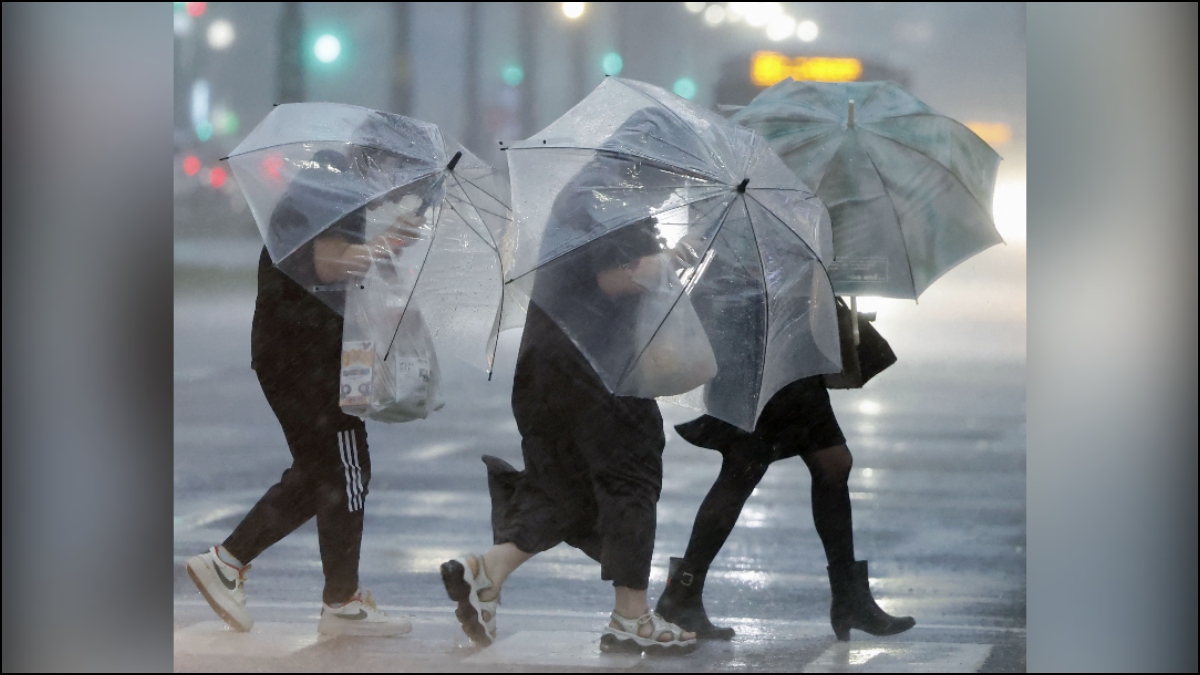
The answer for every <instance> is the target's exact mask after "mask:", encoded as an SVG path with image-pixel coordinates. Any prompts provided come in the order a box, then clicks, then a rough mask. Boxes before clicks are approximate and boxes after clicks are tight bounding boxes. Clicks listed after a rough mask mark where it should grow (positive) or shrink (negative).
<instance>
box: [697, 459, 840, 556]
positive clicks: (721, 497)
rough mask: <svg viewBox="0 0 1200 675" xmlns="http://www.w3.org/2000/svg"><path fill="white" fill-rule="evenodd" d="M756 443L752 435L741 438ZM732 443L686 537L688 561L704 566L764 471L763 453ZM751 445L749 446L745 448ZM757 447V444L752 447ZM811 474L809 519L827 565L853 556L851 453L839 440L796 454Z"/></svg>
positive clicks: (722, 544)
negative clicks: (836, 443)
mask: <svg viewBox="0 0 1200 675" xmlns="http://www.w3.org/2000/svg"><path fill="white" fill-rule="evenodd" d="M741 442H742V443H756V442H757V441H741ZM742 450H743V451H742V452H739V448H737V447H733V448H730V449H729V450H727V451H726V452H725V453H724V456H725V459H724V461H723V462H722V463H721V473H720V475H718V476H717V481H716V482H715V483H713V486H712V488H711V489H710V490H709V491H708V496H706V497H705V498H704V502H703V503H702V504H701V505H700V511H699V512H698V513H697V514H696V522H695V524H694V525H693V526H692V537H691V539H690V540H689V541H688V547H687V553H686V554H685V556H686V558H687V560H688V562H689V563H691V564H693V565H695V566H696V567H698V568H699V569H708V567H709V565H711V564H712V561H713V560H714V559H715V558H716V557H717V553H719V552H720V550H721V547H722V546H724V545H725V540H726V539H727V538H728V537H729V533H730V532H732V531H733V526H734V524H736V523H737V519H738V516H739V515H740V514H741V512H742V507H743V506H745V504H746V500H747V499H748V498H749V497H750V494H751V493H752V492H754V488H755V487H757V486H758V483H759V481H761V480H762V478H763V476H764V475H766V473H767V467H769V466H771V462H770V461H763V460H761V459H755V457H756V456H757V457H762V456H764V455H765V454H766V453H763V452H756V451H754V450H750V449H749V448H743V449H742ZM747 450H750V451H747ZM755 450H757V449H755ZM801 457H802V458H803V459H804V463H805V464H806V465H808V470H809V472H810V473H811V474H812V508H813V522H814V523H815V524H816V526H817V535H818V536H820V537H821V544H822V545H824V547H825V558H826V559H827V560H828V561H829V565H830V566H831V567H837V566H840V565H843V564H849V563H852V562H854V532H853V530H852V523H851V518H850V487H849V484H848V480H849V478H850V467H851V466H852V465H853V457H851V455H850V450H849V449H848V448H847V447H846V446H844V445H838V446H834V447H830V448H824V449H822V450H817V451H815V452H809V453H806V454H804V455H801Z"/></svg>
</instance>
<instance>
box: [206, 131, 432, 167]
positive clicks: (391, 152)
mask: <svg viewBox="0 0 1200 675" xmlns="http://www.w3.org/2000/svg"><path fill="white" fill-rule="evenodd" d="M305 143H344V144H346V145H353V146H354V147H356V148H366V149H368V150H378V151H380V152H386V153H388V154H389V155H395V156H397V157H412V158H413V159H419V158H417V157H413V155H406V154H404V153H401V152H396V151H395V150H389V149H387V148H381V147H379V146H377V145H367V144H366V143H355V142H354V141H344V140H338V139H336V138H331V139H326V140H307V141H287V142H285V143H275V144H274V145H263V146H260V147H257V148H251V149H248V150H243V151H241V152H233V153H230V154H229V155H226V157H225V159H233V158H234V157H243V156H245V155H249V154H253V153H255V152H263V151H265V150H274V149H275V148H282V147H286V146H289V145H303V144H305ZM430 168H432V169H434V171H436V170H437V168H436V167H434V166H431V167H430ZM443 168H444V167H443ZM427 175H428V174H427Z"/></svg>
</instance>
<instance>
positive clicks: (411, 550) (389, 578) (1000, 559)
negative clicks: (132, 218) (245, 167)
mask: <svg viewBox="0 0 1200 675" xmlns="http://www.w3.org/2000/svg"><path fill="white" fill-rule="evenodd" d="M993 251H994V252H995V254H994V255H993V252H989V253H988V254H985V255H984V256H980V257H979V259H978V264H975V265H973V266H971V265H970V264H969V265H968V266H964V267H967V269H965V270H962V273H961V274H959V272H958V271H956V272H955V274H959V277H960V279H958V280H956V281H955V283H954V284H952V285H951V284H947V289H946V290H945V291H944V292H943V294H942V295H941V296H934V297H933V299H932V300H931V299H930V297H929V296H931V295H933V293H934V290H936V286H935V289H933V290H931V292H930V294H927V296H923V297H922V301H921V305H920V306H919V307H916V308H904V309H902V310H897V311H895V312H894V313H893V314H894V315H895V317H896V318H895V319H894V320H892V322H891V323H889V318H888V313H887V312H886V311H885V312H884V313H883V314H881V318H880V320H879V322H878V326H879V328H880V330H881V332H882V333H883V334H884V335H885V337H888V338H889V339H890V340H891V341H892V342H893V346H894V347H896V351H897V353H898V354H900V362H899V363H898V364H897V365H896V366H894V367H893V368H892V369H890V370H889V371H887V372H886V373H884V374H883V375H881V376H880V377H879V378H877V379H876V380H874V381H872V382H871V383H870V384H869V385H868V386H867V387H866V388H864V389H862V390H857V391H844V392H834V393H833V401H834V407H835V409H836V411H837V413H838V417H839V420H840V422H841V424H842V427H843V431H844V432H845V434H846V437H847V441H848V444H849V446H850V448H851V451H852V452H853V453H854V458H855V465H854V470H853V472H852V475H851V479H850V489H851V498H852V502H853V505H854V523H855V548H856V553H857V555H858V557H859V558H860V559H865V560H868V561H870V570H871V577H872V586H873V589H874V591H875V595H876V598H877V599H878V600H879V602H880V605H881V606H883V607H884V608H885V609H886V610H888V611H891V612H893V613H901V614H911V615H913V616H914V617H915V618H916V619H917V627H916V628H915V629H913V630H912V631H909V632H908V633H905V634H903V635H899V636H894V637H891V638H885V639H868V638H869V636H866V635H864V634H861V633H857V632H856V633H855V634H854V640H853V641H852V642H851V643H850V644H849V645H845V644H842V645H839V644H837V643H835V641H834V640H833V635H832V631H831V630H830V628H829V623H828V611H829V590H828V581H827V578H826V576H825V561H824V555H823V551H822V548H821V545H820V541H819V539H818V538H817V535H816V532H815V530H814V528H813V523H812V515H811V510H810V508H809V477H808V472H807V470H806V468H805V467H804V464H803V462H802V461H801V460H799V459H791V460H786V461H784V462H780V463H778V464H776V465H774V466H773V467H772V468H771V470H770V471H769V472H768V474H767V476H766V478H765V480H764V481H763V482H762V484H761V485H760V487H759V489H758V490H757V491H756V493H755V494H754V496H753V497H751V499H750V501H749V503H748V504H747V506H746V509H745V510H744V512H743V513H742V516H741V520H740V521H739V523H738V527H737V528H736V529H735V531H734V532H733V534H732V536H731V537H730V539H729V542H728V543H727V545H726V546H725V548H724V549H723V551H722V553H721V555H720V556H719V557H718V558H717V560H716V562H715V564H714V567H713V570H712V571H711V573H710V575H709V582H708V590H707V592H706V600H707V606H708V609H709V613H710V615H712V616H713V617H715V618H717V619H718V620H719V621H718V622H720V621H724V622H727V623H730V624H732V625H734V626H735V627H736V628H737V629H738V631H739V637H738V638H736V639H735V640H734V641H733V642H732V643H720V644H706V645H704V646H703V647H702V648H701V649H700V650H699V651H697V652H696V653H695V654H692V655H690V656H688V657H676V658H665V659H664V658H660V659H654V660H647V659H637V658H633V657H623V656H622V657H618V656H604V655H600V654H599V652H598V650H597V644H598V638H599V630H600V627H601V626H602V625H603V623H604V621H605V617H606V615H607V612H608V611H609V610H610V609H611V601H612V600H611V599H612V594H611V590H610V588H609V586H608V585H607V584H605V583H604V582H602V581H600V580H599V567H598V565H596V564H595V563H594V562H592V561H591V560H590V559H588V558H587V557H586V556H584V555H583V554H582V553H579V552H577V551H575V550H574V549H571V548H569V547H566V546H565V545H564V546H560V547H558V548H557V549H555V550H552V551H550V552H547V553H545V554H542V555H540V556H538V557H536V558H534V559H533V560H532V561H531V562H529V563H528V564H526V565H525V566H524V567H522V568H521V569H520V570H519V571H518V572H517V573H516V574H514V575H513V576H512V577H511V578H510V580H509V581H508V583H507V584H506V585H505V589H504V604H503V605H502V607H501V610H500V614H499V625H500V631H501V636H502V638H503V639H501V641H500V642H498V643H497V644H496V645H494V646H492V647H491V648H489V649H486V650H482V651H479V650H475V649H473V648H471V647H470V646H469V645H468V644H467V642H466V640H465V638H464V637H463V636H462V635H461V632H460V631H459V630H458V628H457V623H456V622H455V620H454V617H453V608H452V605H451V604H450V603H449V601H448V600H447V599H446V596H445V592H444V590H443V589H442V586H441V583H440V580H439V577H438V574H437V567H438V565H439V564H440V563H441V562H442V561H444V560H446V559H448V558H450V557H455V556H458V555H461V554H463V553H468V552H482V551H483V550H484V549H486V548H487V547H488V545H489V544H490V541H491V540H490V526H489V511H488V508H489V501H488V498H487V492H486V480H485V473H484V466H483V464H482V463H481V462H480V461H479V457H480V455H482V454H485V453H486V454H493V455H497V456H500V457H503V458H505V459H507V460H508V461H510V462H511V463H513V464H514V465H516V466H518V467H519V466H520V465H521V458H520V445H519V436H518V434H517V432H516V426H515V423H514V422H513V419H512V415H511V412H510V409H509V393H510V388H511V382H512V363H513V356H514V354H515V347H516V344H517V341H518V339H519V336H518V335H517V333H516V332H515V331H513V332H510V333H508V334H506V335H505V336H504V338H503V340H502V344H501V350H500V353H499V358H498V360H497V364H498V368H497V372H496V374H495V376H494V377H493V378H492V381H491V382H488V381H486V378H485V377H484V376H483V374H482V373H480V372H478V371H473V370H471V369H469V368H467V367H465V366H461V367H460V366H458V365H456V364H454V363H453V362H451V363H450V364H448V365H447V370H446V377H447V387H448V391H450V392H452V393H453V395H452V396H451V397H450V398H449V402H448V403H447V406H446V408H445V409H444V410H443V411H441V412H439V413H437V414H435V415H434V416H433V417H431V418H430V419H428V420H423V421H419V422H414V423H409V424H402V425H383V424H377V423H373V422H372V423H368V429H369V434H370V444H371V452H372V464H373V478H372V483H371V486H370V487H371V492H370V497H369V499H368V500H367V514H366V533H365V537H364V544H363V552H362V563H361V578H362V581H363V583H364V584H365V585H366V586H368V587H369V588H371V589H372V591H373V593H374V595H375V597H376V599H377V601H378V602H379V603H380V604H381V605H382V606H383V607H384V608H385V609H387V610H388V611H389V612H391V613H393V614H399V615H404V616H410V617H411V618H412V621H413V623H414V626H415V629H414V631H413V633H411V634H410V635H408V636H404V637H401V638H396V639H338V640H318V639H317V637H316V626H315V623H316V617H317V612H318V610H319V602H320V589H321V584H322V579H321V571H320V562H319V557H318V554H317V542H316V529H315V525H314V524H313V523H310V524H308V525H306V526H305V527H303V528H301V529H300V530H299V531H297V532H296V533H294V534H293V535H291V536H290V537H288V538H286V539H285V540H283V541H282V542H280V543H279V544H278V545H276V546H275V547H274V548H272V549H270V550H268V551H267V552H266V553H264V554H263V555H262V556H261V557H260V558H259V559H258V560H256V561H255V563H254V570H253V572H252V573H251V575H250V581H249V583H248V585H247V590H248V593H249V595H250V608H251V610H252V611H253V612H254V614H255V617H256V620H257V622H258V623H257V625H256V628H255V630H254V631H253V632H252V633H251V634H249V635H237V634H232V633H229V632H228V631H225V630H223V629H222V628H221V624H220V623H219V621H217V620H216V619H215V615H213V614H212V612H211V610H209V608H208V606H207V604H205V602H204V601H203V599H202V598H201V597H200V595H199V594H198V593H197V592H196V590H195V588H194V586H192V584H191V582H190V580H189V579H188V577H187V575H186V573H185V572H184V571H183V561H184V560H185V559H186V558H187V556H189V555H192V554H194V553H196V552H198V551H201V550H203V549H204V548H206V547H208V546H211V545H212V544H214V543H218V542H220V541H221V540H222V539H223V538H224V537H225V536H226V535H227V534H228V533H229V532H230V531H231V530H232V528H233V527H234V525H235V524H236V523H237V522H238V520H239V519H240V518H241V516H242V515H244V514H245V512H246V511H247V510H248V509H249V507H250V506H251V505H252V504H253V503H254V501H255V500H256V499H257V498H258V497H259V496H261V494H262V493H263V491H265V490H266V488H268V487H269V486H270V485H271V484H273V483H274V482H275V481H276V480H277V479H278V477H279V475H280V473H282V471H283V470H284V469H285V468H286V467H287V465H288V460H289V456H288V453H287V450H286V447H285V445H284V440H283V436H282V433H281V432H280V431H279V428H278V426H277V425H276V423H275V421H274V418H273V416H272V414H271V411H270V409H269V408H268V406H267V404H266V401H265V400H264V398H263V396H262V394H261V392H260V391H259V389H258V385H257V381H256V380H255V378H254V374H253V372H252V371H251V370H250V368H249V326H250V318H251V314H252V311H253V299H254V294H253V276H252V273H251V272H250V271H249V270H248V269H246V268H245V267H243V266H240V265H239V266H236V267H234V268H232V269H226V270H225V271H223V272H220V273H216V272H214V271H212V270H207V269H202V268H200V267H193V266H177V275H176V294H175V298H176V302H175V446H174V458H175V472H174V489H175V551H174V552H175V557H174V561H173V564H174V565H175V570H176V574H175V656H176V661H175V665H176V669H177V670H181V671H229V670H243V669H248V670H261V671H302V670H339V671H341V670H370V671H375V670H390V671H397V670H399V671H407V670H438V671H452V670H461V671H495V670H504V671H516V670H561V669H566V670H591V669H601V670H627V669H638V670H722V671H724V670H788V671H798V670H808V671H812V672H821V671H824V672H830V671H837V672H844V671H891V672H896V671H924V672H934V671H964V670H967V671H969V670H982V671H990V672H996V671H1000V672H1018V671H1024V669H1025V656H1024V655H1025V553H1024V546H1025V368H1024V347H1023V340H1024V305H1023V297H1024V287H1023V270H1024V251H1023V250H1020V251H1013V250H1011V249H1008V250H1004V249H994V250H993ZM256 254H257V250H254V251H251V255H250V257H251V258H252V257H253V256H255V255H256ZM1018 254H1019V260H1018V259H1017V256H1018ZM985 256H990V257H985ZM177 259H178V258H177ZM1018 266H1019V270H1018V271H1019V272H1021V279H1022V281H1021V284H1020V288H1019V292H1020V299H1021V302H1020V307H1019V310H1015V309H1013V306H1012V305H1013V303H1014V301H1013V300H1012V295H1013V292H1012V290H1011V289H1010V291H1009V294H1008V296H1005V297H1007V298H1008V300H1007V301H1005V300H1004V298H1003V297H1002V298H1000V299H999V300H995V301H994V302H984V303H975V304H973V305H971V307H970V310H969V311H963V310H962V309H961V307H962V303H961V297H970V296H971V294H972V293H975V294H977V293H978V289H979V288H988V287H989V284H994V281H995V279H996V278H1003V279H1010V278H1011V277H1012V276H1013V274H1014V269H1018ZM939 283H942V282H939ZM964 289H965V290H964ZM972 289H974V290H972ZM956 294H957V295H956ZM960 296H961V297H960ZM956 298H957V300H956ZM955 302H959V304H958V305H955ZM1006 302H1007V304H1006ZM909 304H911V303H909ZM980 304H982V306H978V305H980ZM1018 339H1019V340H1020V341H1021V344H1020V345H1019V348H1016V347H1014V346H1013V344H1014V341H1016V340H1018ZM663 416H664V418H665V420H666V422H667V424H668V426H669V425H672V424H675V423H678V422H681V421H684V420H687V419H691V418H692V417H694V413H692V412H690V411H687V410H684V409H681V408H677V407H674V406H668V405H664V406H663ZM718 468H719V456H718V455H717V454H716V453H713V452H710V451H707V450H701V449H698V448H694V447H692V446H690V445H688V444H687V443H685V442H684V441H683V440H681V439H680V438H679V437H678V435H676V434H675V433H674V431H673V430H670V429H668V442H667V448H666V452H665V475H666V480H665V484H664V488H663V494H662V499H661V501H660V508H659V524H658V535H657V544H656V549H655V556H654V572H653V576H652V580H651V588H650V594H651V602H653V601H654V599H655V598H656V597H657V594H658V593H659V592H660V591H661V588H662V585H663V583H664V582H665V578H666V569H667V561H668V558H669V557H670V556H672V555H681V554H682V552H683V550H684V548H685V545H686V541H687V537H688V534H689V531H690V527H691V523H692V518H693V517H694V515H695V512H696V509H697V507H698V505H699V503H700V500H701V499H702V498H703V496H704V494H705V492H706V490H707V489H708V487H709V486H710V485H711V483H712V481H713V479H714V478H715V476H716V474H717V470H718Z"/></svg>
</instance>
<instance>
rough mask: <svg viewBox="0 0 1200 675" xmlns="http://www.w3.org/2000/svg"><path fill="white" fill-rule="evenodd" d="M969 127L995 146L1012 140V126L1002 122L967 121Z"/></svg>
mask: <svg viewBox="0 0 1200 675" xmlns="http://www.w3.org/2000/svg"><path fill="white" fill-rule="evenodd" d="M967 128H968V129H970V130H971V131H974V132H975V135H976V136H978V137H980V138H982V139H983V141H984V142H985V143H987V144H988V145H990V146H992V147H993V148H998V147H1000V146H1002V145H1004V144H1005V143H1007V142H1009V141H1011V140H1012V127H1010V126H1008V125H1007V124H1004V123H1002V122H967Z"/></svg>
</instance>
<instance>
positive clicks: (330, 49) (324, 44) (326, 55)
mask: <svg viewBox="0 0 1200 675" xmlns="http://www.w3.org/2000/svg"><path fill="white" fill-rule="evenodd" d="M341 53H342V41H341V40H339V39H337V36H334V35H329V34H325V35H322V36H321V37H319V38H317V41H316V42H315V43H313V54H315V55H316V57H317V60H318V61H320V62H321V63H333V62H334V61H336V60H337V58H338V56H340V55H341Z"/></svg>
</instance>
